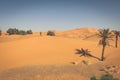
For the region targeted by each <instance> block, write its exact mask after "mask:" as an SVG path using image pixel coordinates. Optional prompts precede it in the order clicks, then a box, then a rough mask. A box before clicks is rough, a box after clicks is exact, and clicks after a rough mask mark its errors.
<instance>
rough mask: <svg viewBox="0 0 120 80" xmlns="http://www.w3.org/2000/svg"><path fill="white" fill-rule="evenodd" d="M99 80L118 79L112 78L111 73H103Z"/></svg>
mask: <svg viewBox="0 0 120 80" xmlns="http://www.w3.org/2000/svg"><path fill="white" fill-rule="evenodd" d="M100 80H118V79H117V78H114V77H113V76H112V75H111V74H105V75H103V76H101V78H100Z"/></svg>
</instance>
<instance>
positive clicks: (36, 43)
mask: <svg viewBox="0 0 120 80" xmlns="http://www.w3.org/2000/svg"><path fill="white" fill-rule="evenodd" d="M53 31H54V32H55V33H56V36H46V32H43V34H42V36H40V33H39V32H34V33H33V34H32V35H24V36H22V35H11V36H10V35H5V34H4V35H2V36H0V72H2V71H7V70H9V69H11V68H13V69H14V68H17V67H19V68H20V67H24V66H34V65H57V66H61V65H62V66H66V65H72V66H79V65H81V64H82V63H83V61H86V62H87V63H88V65H95V64H101V65H104V66H105V65H113V66H120V62H119V60H120V43H119V42H120V40H119V41H118V48H115V47H114V45H115V41H110V44H111V46H108V47H106V49H105V61H104V62H101V61H99V60H97V59H95V58H88V57H80V56H79V55H77V54H75V53H76V49H81V48H84V49H88V50H89V51H91V52H90V53H91V54H92V55H94V56H96V57H98V58H101V50H102V47H101V46H99V45H98V41H99V38H97V37H96V36H92V35H95V34H96V33H97V32H98V31H97V29H95V28H77V29H73V30H68V31H57V30H53ZM97 66H98V65H97ZM79 68H80V67H79ZM79 68H77V69H79ZM65 69H66V68H65ZM85 69H86V70H87V69H88V68H87V67H86V68H85ZM94 70H95V71H96V73H97V72H98V73H99V70H98V68H97V67H96V68H95V67H94ZM63 71H64V70H63ZM91 71H92V68H91ZM13 72H14V71H13ZM117 72H118V73H115V74H114V75H115V76H117V77H119V76H120V69H117ZM91 73H92V72H91ZM65 75H67V74H65ZM71 75H72V74H71ZM67 76H68V75H67ZM72 76H75V75H72ZM77 76H78V75H77ZM79 77H80V76H79ZM83 77H84V76H83ZM119 78H120V77H119ZM7 79H8V78H7ZM7 79H5V80H7ZM67 79H68V78H67ZM8 80H9V79H8ZM78 80H79V79H78Z"/></svg>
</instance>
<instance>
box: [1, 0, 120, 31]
mask: <svg viewBox="0 0 120 80" xmlns="http://www.w3.org/2000/svg"><path fill="white" fill-rule="evenodd" d="M10 27H11V28H18V29H25V30H26V29H32V30H33V31H47V30H51V29H56V30H68V29H73V28H80V27H96V28H103V27H104V28H112V29H120V0H0V29H2V30H3V31H5V30H7V29H8V28H10Z"/></svg>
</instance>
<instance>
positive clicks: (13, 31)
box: [7, 28, 19, 35]
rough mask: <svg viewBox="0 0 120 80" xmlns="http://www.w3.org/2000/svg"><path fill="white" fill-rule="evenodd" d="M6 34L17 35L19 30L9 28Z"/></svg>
mask: <svg viewBox="0 0 120 80" xmlns="http://www.w3.org/2000/svg"><path fill="white" fill-rule="evenodd" d="M7 33H8V34H9V35H12V34H19V30H18V29H16V28H9V29H8V30H7Z"/></svg>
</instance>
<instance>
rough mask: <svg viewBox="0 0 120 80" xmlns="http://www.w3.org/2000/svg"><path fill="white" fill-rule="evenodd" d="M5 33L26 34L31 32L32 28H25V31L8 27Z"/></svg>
mask: <svg viewBox="0 0 120 80" xmlns="http://www.w3.org/2000/svg"><path fill="white" fill-rule="evenodd" d="M7 33H8V34H9V35H13V34H18V35H26V34H32V30H27V31H24V30H18V29H16V28H9V29H8V30H7Z"/></svg>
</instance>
